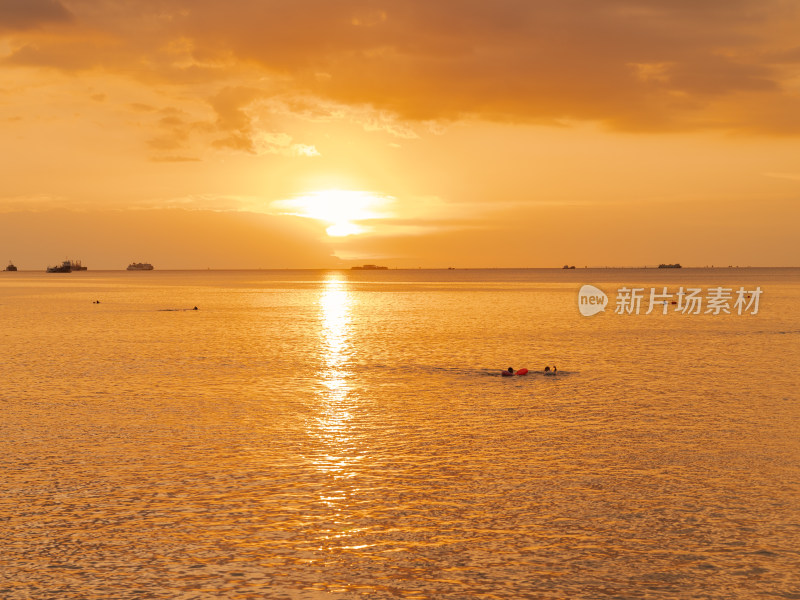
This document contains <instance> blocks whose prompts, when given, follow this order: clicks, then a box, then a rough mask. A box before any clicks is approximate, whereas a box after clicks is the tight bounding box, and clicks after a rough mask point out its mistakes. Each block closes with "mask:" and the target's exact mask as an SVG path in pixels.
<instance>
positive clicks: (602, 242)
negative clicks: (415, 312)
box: [0, 0, 800, 269]
mask: <svg viewBox="0 0 800 600" xmlns="http://www.w3.org/2000/svg"><path fill="white" fill-rule="evenodd" d="M798 32H800V3H798V2H796V1H795V0H650V1H639V2H637V1H632V0H631V1H622V0H603V1H599V0H559V1H548V2H544V1H543V2H532V1H530V0H437V1H435V2H432V1H430V0H425V1H423V0H405V1H402V0H395V1H393V2H389V1H379V0H343V1H335V0H281V1H278V0H230V1H228V2H220V1H219V0H213V1H212V0H136V1H133V0H131V1H127V0H116V1H111V0H0V133H2V135H0V156H1V157H2V163H0V164H2V166H1V167H0V173H2V178H1V179H0V234H1V235H0V253H1V252H5V255H2V254H0V258H3V259H5V258H9V259H12V260H14V262H15V263H16V264H17V265H18V266H20V268H23V269H43V268H44V266H45V265H46V264H48V263H55V262H58V261H60V260H63V259H64V258H66V257H72V258H81V259H82V260H83V262H84V263H85V264H88V265H89V266H90V268H98V269H99V268H115V269H116V268H123V267H124V266H125V265H127V263H128V262H131V261H133V260H136V261H139V260H148V261H150V262H153V263H154V264H155V265H156V267H157V268H205V267H212V268H258V267H265V268H269V267H335V266H349V265H350V264H356V263H363V262H379V263H382V264H386V265H389V266H399V267H417V266H423V267H447V266H456V267H468V266H475V267H495V266H497V267H551V266H552V267H560V266H561V265H562V264H564V263H569V264H576V265H579V266H583V265H590V266H592V265H597V266H603V265H645V264H647V265H652V264H658V263H660V262H681V263H682V264H684V265H695V266H703V265H710V264H715V265H728V264H734V265H743V266H744V265H763V266H769V265H774V266H788V265H793V266H796V265H798V264H799V263H800V260H798V258H799V257H800V242H799V241H798V239H800V236H799V235H798V233H800V231H799V230H800V227H798V223H800V202H799V200H800V34H798Z"/></svg>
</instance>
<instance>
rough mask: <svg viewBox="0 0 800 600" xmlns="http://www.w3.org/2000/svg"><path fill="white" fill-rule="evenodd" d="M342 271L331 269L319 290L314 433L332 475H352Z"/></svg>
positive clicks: (348, 305) (346, 297) (348, 302)
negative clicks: (319, 355)
mask: <svg viewBox="0 0 800 600" xmlns="http://www.w3.org/2000/svg"><path fill="white" fill-rule="evenodd" d="M347 286H348V283H347V281H346V280H345V279H344V276H343V275H342V274H341V273H330V274H329V275H328V276H327V279H326V280H325V282H324V288H323V290H322V292H321V294H320V300H319V303H320V309H321V314H320V321H321V330H320V348H321V352H322V364H323V369H322V373H321V374H320V375H321V378H320V382H321V391H320V394H319V400H320V403H319V407H318V411H319V413H318V415H317V418H316V421H317V423H316V435H317V436H318V438H319V439H320V442H321V443H322V445H323V447H324V449H325V452H324V453H321V455H320V456H318V458H317V467H318V468H319V469H320V470H321V471H323V472H326V473H328V474H331V475H333V476H334V478H335V479H340V478H348V477H352V473H351V472H350V471H351V470H350V467H351V466H352V465H353V463H354V461H355V460H356V457H355V456H354V455H353V454H354V453H353V451H354V448H353V440H352V436H351V432H350V429H351V427H350V423H351V421H352V419H353V410H354V402H355V398H354V395H353V390H352V387H351V384H350V382H349V378H350V377H351V373H350V370H349V368H348V364H349V361H350V358H351V356H352V353H353V348H352V343H351V340H350V328H351V325H350V322H351V312H352V308H353V299H352V295H351V293H350V291H349V290H348V287H347Z"/></svg>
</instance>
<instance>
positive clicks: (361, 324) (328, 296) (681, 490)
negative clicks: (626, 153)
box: [0, 268, 800, 600]
mask: <svg viewBox="0 0 800 600" xmlns="http://www.w3.org/2000/svg"><path fill="white" fill-rule="evenodd" d="M584 286H592V288H584ZM586 289H590V290H598V291H595V292H593V294H594V297H595V298H601V299H597V300H595V301H593V302H595V303H596V304H595V305H594V310H597V312H596V314H586V315H585V314H583V313H584V312H592V311H585V310H583V309H585V307H586V305H585V304H581V302H583V301H582V300H581V297H582V294H583V292H582V290H586ZM603 296H605V300H602V298H603ZM690 297H692V298H693V299H694V301H693V302H692V303H689V298H690ZM587 302H588V301H587ZM195 307H196V310H195ZM799 308H800V269H791V268H786V269H772V268H747V269H744V268H742V269H739V268H715V269H711V268H709V269H705V268H704V269H691V268H683V269H520V270H515V269H496V270H470V269H443V270H425V269H411V270H401V269H397V270H395V269H389V270H374V271H366V270H361V271H354V270H338V271H337V270H296V271H292V270H274V271H266V270H265V271H160V270H155V271H151V272H125V271H122V272H119V271H116V272H115V271H92V270H89V271H86V272H77V273H70V274H48V273H44V272H25V271H19V272H16V273H8V272H4V273H0V336H2V337H1V338H0V339H2V345H1V346H0V357H1V358H2V360H1V361H0V366H1V367H2V375H0V390H1V391H0V598H3V599H4V600H11V599H23V598H24V599H36V600H39V599H59V600H63V599H81V600H91V599H104V600H105V599H139V598H152V599H185V600H189V599H206V598H225V599H260V598H279V599H284V598H286V599H326V600H327V599H341V600H346V599H356V598H359V599H360V598H365V599H366V598H370V599H373V598H375V599H383V598H387V599H388V598H392V599H453V600H456V599H459V600H461V599H473V598H475V599H502V600H506V599H543V600H545V599H547V600H550V599H552V600H555V599H590V598H591V599H616V598H619V599H629V598H631V599H636V598H646V599H654V598H657V599H661V598H664V599H666V598H703V599H730V598H754V599H765V598H766V599H775V598H777V599H780V598H794V599H798V598H800V404H798V400H799V398H798V396H799V395H798V390H799V389H800V385H799V384H800V375H798V373H800V310H798V309H799ZM687 309H688V310H687ZM509 367H511V368H512V370H513V371H514V372H517V371H518V370H521V369H528V373H527V374H526V375H513V376H510V377H504V376H501V372H502V371H504V370H507V369H508V368H509ZM545 367H550V371H549V372H548V374H545ZM554 369H556V371H555V373H556V374H555V375H553V374H551V373H552V372H553V370H554Z"/></svg>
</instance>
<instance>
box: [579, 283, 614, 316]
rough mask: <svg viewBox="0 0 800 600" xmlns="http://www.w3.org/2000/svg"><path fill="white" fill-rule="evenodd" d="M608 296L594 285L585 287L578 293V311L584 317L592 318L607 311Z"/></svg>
mask: <svg viewBox="0 0 800 600" xmlns="http://www.w3.org/2000/svg"><path fill="white" fill-rule="evenodd" d="M606 304H608V296H606V293H605V292H604V291H603V290H601V289H598V288H596V287H594V286H593V285H584V286H582V287H581V289H580V291H579V292H578V310H579V311H581V314H582V315H583V316H584V317H591V316H592V315H596V314H597V313H599V312H602V311H604V310H605V309H606Z"/></svg>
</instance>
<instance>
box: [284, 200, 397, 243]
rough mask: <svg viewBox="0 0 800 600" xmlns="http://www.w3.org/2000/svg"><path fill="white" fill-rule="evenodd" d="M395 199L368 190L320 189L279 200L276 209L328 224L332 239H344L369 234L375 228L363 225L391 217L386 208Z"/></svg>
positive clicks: (327, 231) (328, 231) (327, 230)
mask: <svg viewBox="0 0 800 600" xmlns="http://www.w3.org/2000/svg"><path fill="white" fill-rule="evenodd" d="M393 200H394V199H393V198H391V197H389V196H380V195H377V194H374V193H372V192H365V191H357V190H319V191H316V192H311V193H309V194H305V195H303V196H298V197H296V198H292V199H289V200H279V201H277V202H274V203H273V206H275V207H276V208H278V209H281V211H282V212H283V213H284V214H291V215H296V216H299V217H306V218H309V219H315V220H317V221H322V222H323V223H327V224H328V228H327V229H326V230H325V231H326V233H327V234H328V235H329V236H331V237H344V236H348V235H358V234H363V233H368V232H370V231H371V229H372V228H371V227H369V226H368V225H364V224H363V222H364V221H370V220H373V219H383V218H386V217H388V216H389V215H388V214H387V213H386V208H387V206H388V205H389V204H390V203H391V202H392V201H393Z"/></svg>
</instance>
